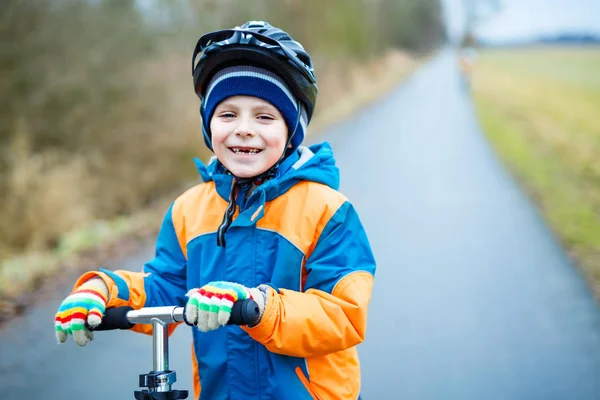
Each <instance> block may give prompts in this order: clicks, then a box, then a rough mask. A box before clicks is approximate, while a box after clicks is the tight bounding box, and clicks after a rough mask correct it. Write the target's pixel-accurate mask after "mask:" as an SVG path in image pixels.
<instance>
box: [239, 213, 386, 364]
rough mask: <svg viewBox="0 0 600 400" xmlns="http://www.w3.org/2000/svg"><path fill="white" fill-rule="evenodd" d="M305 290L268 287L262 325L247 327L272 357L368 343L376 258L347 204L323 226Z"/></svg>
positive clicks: (308, 266) (306, 354)
mask: <svg viewBox="0 0 600 400" xmlns="http://www.w3.org/2000/svg"><path fill="white" fill-rule="evenodd" d="M305 269H306V273H307V275H306V282H305V290H304V292H298V291H293V290H287V289H281V290H276V289H274V288H269V290H268V292H267V304H266V307H265V312H264V314H263V317H262V319H261V321H260V323H259V324H258V325H256V326H255V327H252V328H250V327H243V329H244V330H246V332H248V334H249V335H250V336H251V337H252V338H254V339H255V340H256V341H258V342H260V343H262V344H263V345H265V347H266V348H267V349H269V350H270V351H272V352H274V353H278V354H283V355H288V356H295V357H310V356H318V355H324V354H329V353H333V352H337V351H341V350H345V349H348V348H350V347H353V346H355V345H357V344H359V343H361V342H362V341H363V340H364V337H365V331H366V324H367V308H368V305H369V302H370V299H371V290H372V286H373V280H374V275H375V259H374V256H373V253H372V250H371V247H370V245H369V242H368V239H367V235H366V233H365V230H364V228H363V226H362V224H361V222H360V220H359V217H358V215H357V213H356V211H355V209H354V207H352V205H351V204H350V203H349V202H346V203H344V204H343V205H342V206H341V207H340V208H339V209H338V210H337V211H336V212H335V214H334V215H333V216H332V217H331V219H330V220H329V221H328V222H327V224H326V225H325V227H324V229H323V231H322V233H321V235H320V236H319V239H318V241H317V244H316V246H315V248H314V250H313V252H312V253H311V254H310V255H309V257H308V258H307V261H306V264H305Z"/></svg>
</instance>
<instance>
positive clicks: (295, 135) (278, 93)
mask: <svg viewBox="0 0 600 400" xmlns="http://www.w3.org/2000/svg"><path fill="white" fill-rule="evenodd" d="M205 93H206V96H205V97H204V98H203V101H202V106H201V107H202V132H203V134H204V142H205V143H206V145H207V146H208V148H209V149H211V150H212V141H211V133H210V120H211V118H212V116H213V113H214V112H215V109H216V108H217V106H218V105H219V103H221V102H222V101H223V100H225V99H227V98H228V97H232V96H254V97H258V98H260V99H263V100H265V101H268V102H269V103H271V104H272V105H273V106H274V107H275V108H277V109H278V110H279V112H280V113H281V115H282V116H283V119H284V120H285V123H286V125H287V127H288V135H292V136H291V138H290V137H288V141H289V142H290V143H291V144H292V150H295V149H297V148H298V146H300V144H301V143H302V141H303V140H304V134H305V132H306V125H307V115H306V110H305V109H304V107H303V106H302V105H301V103H300V102H299V101H298V99H297V98H296V97H294V95H293V94H292V91H291V90H290V88H289V87H288V86H287V85H286V84H285V82H284V81H283V79H281V78H280V77H279V76H278V75H277V74H275V73H273V72H271V71H269V70H266V69H263V68H258V67H252V66H248V65H237V66H234V67H227V68H223V69H222V70H220V71H219V72H217V73H216V74H215V75H214V76H213V77H212V79H211V80H210V82H209V83H208V86H207V88H206V91H205ZM298 107H300V116H299V115H298ZM298 117H300V118H298ZM288 154H289V153H288Z"/></svg>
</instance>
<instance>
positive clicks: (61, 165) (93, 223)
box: [0, 50, 421, 314]
mask: <svg viewBox="0 0 600 400" xmlns="http://www.w3.org/2000/svg"><path fill="white" fill-rule="evenodd" d="M188 61H189V60H188V55H187V54H186V55H173V56H171V57H169V58H165V59H161V60H157V61H155V62H154V63H151V64H147V65H145V66H144V67H143V68H138V69H136V74H138V77H139V76H144V77H146V79H139V80H140V81H142V82H144V81H146V82H159V83H160V87H159V88H158V93H161V94H162V96H163V97H162V98H161V99H160V101H156V100H155V99H153V98H147V93H148V91H147V90H146V89H145V88H144V87H143V86H140V87H139V88H138V89H139V101H146V102H148V101H156V104H157V106H156V107H155V112H154V115H152V119H151V121H153V122H154V124H152V125H148V124H146V123H144V122H143V121H142V122H140V121H139V120H136V119H133V120H131V121H128V122H126V123H124V124H123V125H121V126H120V127H119V129H120V130H122V132H123V134H122V135H113V136H114V137H117V138H121V140H119V141H117V142H115V143H111V144H110V147H109V148H110V152H108V153H102V152H100V153H98V154H97V157H96V158H95V159H91V160H90V159H88V158H85V157H83V156H82V155H74V156H70V157H68V158H65V157H61V156H60V155H59V154H52V153H44V154H42V155H40V154H34V153H33V151H32V150H31V144H30V143H28V141H27V137H28V135H27V134H26V132H24V133H23V135H18V136H17V137H19V138H20V139H19V140H15V141H14V143H12V146H13V148H12V149H11V152H10V153H11V154H12V158H11V174H10V175H9V178H8V180H7V183H6V184H7V185H8V188H9V190H10V192H11V197H10V199H9V201H8V202H7V204H6V205H5V206H4V213H3V215H4V216H3V218H0V224H2V223H4V224H5V226H4V231H5V232H6V231H8V230H11V233H13V234H14V233H15V226H17V227H18V230H19V232H20V233H19V234H20V235H21V237H19V238H18V239H19V240H22V241H26V242H27V243H28V244H29V245H28V248H27V250H26V251H25V252H23V253H20V254H18V255H12V256H10V257H4V261H3V262H2V264H1V265H0V311H2V312H4V313H8V314H9V313H11V312H13V311H14V308H15V305H14V303H13V300H14V299H15V298H16V296H17V295H18V294H19V293H23V292H28V291H30V290H33V289H35V288H36V287H37V286H39V285H40V284H41V282H42V281H43V280H44V279H45V278H46V277H48V276H51V275H52V274H53V273H55V272H57V271H59V270H61V269H63V268H69V267H75V266H76V260H77V255H78V254H81V253H82V252H86V251H89V250H90V249H94V248H97V247H99V246H101V247H102V246H104V247H106V246H109V247H110V246H117V245H118V243H119V242H120V241H121V240H123V238H125V237H129V236H131V235H139V234H140V232H144V233H145V234H155V232H156V230H157V229H158V226H159V224H160V221H161V218H162V215H163V213H164V211H165V210H166V208H167V207H168V204H169V203H170V202H171V201H172V200H173V198H174V196H175V195H176V194H177V193H179V191H180V190H181V189H182V187H186V186H189V185H191V184H193V182H194V181H197V174H196V173H195V168H194V165H193V162H192V157H193V156H198V157H200V158H202V159H207V158H208V156H209V155H210V153H209V152H208V150H207V149H206V148H205V147H204V143H203V140H202V136H201V130H200V121H199V115H198V111H197V110H198V105H199V101H198V99H197V98H196V96H195V94H194V93H193V90H191V84H190V82H191V77H190V74H189V71H188V68H189V65H188ZM420 62H421V60H416V59H414V58H413V57H411V56H409V55H408V54H406V53H403V52H400V51H397V50H395V51H389V52H388V53H386V54H385V55H384V56H383V57H381V58H377V59H374V60H371V61H368V62H363V63H358V62H349V61H338V62H329V63H328V64H326V65H323V66H321V68H319V69H318V73H319V82H320V85H319V90H320V93H319V106H318V112H317V113H315V117H314V119H313V121H312V122H311V127H310V129H309V131H313V132H315V131H318V130H321V129H324V128H325V127H326V126H327V125H329V124H331V123H333V122H335V121H337V120H340V119H343V118H344V117H346V116H348V115H349V114H351V113H352V112H353V111H355V110H356V109H357V108H359V107H361V106H363V105H365V104H366V103H368V102H370V101H372V100H374V99H375V98H377V97H379V96H381V95H382V94H384V93H386V92H387V91H389V90H390V89H391V88H393V87H395V86H396V85H397V84H398V83H399V82H400V81H402V79H404V78H405V77H406V76H407V75H408V74H409V73H410V72H411V71H413V70H414V69H415V68H416V67H417V66H418V65H419V63H420ZM153 90H156V88H154V89H153ZM326 105H327V106H326ZM23 129H25V128H23ZM137 148H139V149H140V151H135V149H137ZM105 150H106V149H105ZM126 157H129V158H130V161H129V162H123V159H124V158H125V159H126V160H127V158H126ZM99 171H100V172H101V175H98V173H99ZM190 182H191V183H190ZM110 215H126V216H123V217H119V218H103V216H110ZM99 216H100V218H99ZM1 231H3V230H2V226H0V232H1ZM0 256H1V253H0ZM74 257H75V258H74ZM0 259H1V257H0ZM74 260H75V261H74ZM11 310H13V311H11Z"/></svg>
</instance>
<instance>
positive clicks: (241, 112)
mask: <svg viewBox="0 0 600 400" xmlns="http://www.w3.org/2000/svg"><path fill="white" fill-rule="evenodd" d="M210 131H211V134H212V147H213V151H214V152H215V155H216V156H217V158H218V159H219V161H221V163H223V165H224V166H225V167H226V168H227V169H228V170H229V171H230V172H231V173H232V174H233V175H235V176H237V177H238V178H251V177H253V176H256V175H259V174H261V173H263V172H265V171H266V170H268V169H269V168H271V167H272V166H273V165H274V164H275V163H276V162H277V161H278V160H279V158H280V157H281V155H282V154H283V150H284V148H285V144H286V142H287V135H288V129H287V125H286V124H285V120H284V119H283V116H282V115H281V113H280V112H279V110H277V108H275V107H274V106H273V105H272V104H271V103H269V102H267V101H264V100H262V99H259V98H257V97H251V96H233V97H229V98H227V99H225V100H224V101H222V102H221V103H220V104H219V105H218V106H217V108H216V109H215V112H214V114H213V117H212V119H211V120H210Z"/></svg>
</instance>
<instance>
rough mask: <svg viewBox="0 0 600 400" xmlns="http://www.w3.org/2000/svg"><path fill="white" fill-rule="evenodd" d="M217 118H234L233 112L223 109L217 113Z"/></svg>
mask: <svg viewBox="0 0 600 400" xmlns="http://www.w3.org/2000/svg"><path fill="white" fill-rule="evenodd" d="M219 118H225V119H230V118H235V114H234V113H232V112H229V111H224V112H222V113H220V114H219Z"/></svg>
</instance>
